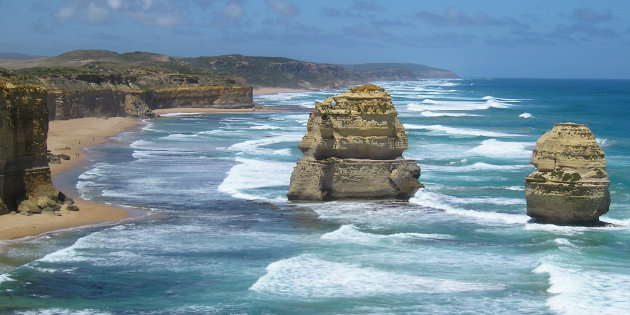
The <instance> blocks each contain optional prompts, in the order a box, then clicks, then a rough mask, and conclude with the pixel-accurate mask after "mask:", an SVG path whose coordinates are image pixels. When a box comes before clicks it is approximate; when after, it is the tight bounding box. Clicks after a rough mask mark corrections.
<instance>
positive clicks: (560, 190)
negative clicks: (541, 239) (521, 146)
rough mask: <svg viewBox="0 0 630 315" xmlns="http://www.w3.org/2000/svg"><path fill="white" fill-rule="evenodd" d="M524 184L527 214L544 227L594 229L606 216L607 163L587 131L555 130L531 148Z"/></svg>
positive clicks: (564, 125) (571, 126)
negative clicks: (584, 226)
mask: <svg viewBox="0 0 630 315" xmlns="http://www.w3.org/2000/svg"><path fill="white" fill-rule="evenodd" d="M531 163H532V164H533V165H534V166H535V167H536V171H534V172H533V173H531V174H530V175H529V176H527V177H526V178H525V197H526V199H527V214H528V215H529V216H531V217H532V218H535V219H538V220H540V221H543V222H551V223H560V224H593V223H596V222H598V221H599V216H600V215H602V214H604V213H606V212H608V207H609V205H610V194H609V192H608V184H609V180H608V174H607V173H606V159H605V157H604V152H603V151H602V150H601V149H600V147H599V145H598V144H597V141H596V140H595V137H594V136H593V133H592V132H591V130H590V129H589V128H588V126H586V125H581V124H574V123H559V124H555V125H554V127H553V129H551V130H550V131H548V132H546V133H545V134H544V135H543V136H542V137H540V138H539V139H538V141H537V142H536V149H534V151H533V153H532V158H531Z"/></svg>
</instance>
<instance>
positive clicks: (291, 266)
mask: <svg viewBox="0 0 630 315" xmlns="http://www.w3.org/2000/svg"><path fill="white" fill-rule="evenodd" d="M266 270H267V273H266V274H265V275H264V276H262V277H260V278H259V279H258V280H257V281H256V283H254V284H253V285H252V286H251V287H250V288H249V289H250V290H252V291H256V292H259V293H265V294H274V295H282V296H289V297H299V298H339V297H352V298H356V297H362V296H373V295H382V294H417V293H454V292H478V291H488V290H501V289H503V288H504V287H503V286H501V285H493V284H484V283H472V282H461V281H456V280H450V279H440V278H429V277H420V276H416V275H411V274H404V273H400V272H390V271H384V270H380V269H377V268H374V267H364V266H360V265H358V264H352V263H345V262H344V263H341V262H335V261H329V260H324V259H320V258H318V257H317V256H315V255H312V254H304V255H300V256H297V257H292V258H288V259H283V260H280V261H277V262H274V263H272V264H270V265H269V266H267V268H266Z"/></svg>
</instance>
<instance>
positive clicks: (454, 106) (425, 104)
mask: <svg viewBox="0 0 630 315" xmlns="http://www.w3.org/2000/svg"><path fill="white" fill-rule="evenodd" d="M512 106H513V105H511V104H508V103H505V102H501V101H499V100H497V99H495V98H491V99H486V100H485V102H480V101H438V100H433V99H430V98H427V99H424V100H423V101H422V102H421V103H410V104H409V105H407V109H409V110H411V111H417V112H421V111H471V110H486V109H490V108H510V107H512Z"/></svg>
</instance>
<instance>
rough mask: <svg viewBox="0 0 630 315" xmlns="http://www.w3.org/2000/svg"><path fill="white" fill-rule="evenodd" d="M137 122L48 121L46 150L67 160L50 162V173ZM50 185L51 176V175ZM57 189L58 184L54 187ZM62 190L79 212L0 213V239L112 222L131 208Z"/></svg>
mask: <svg viewBox="0 0 630 315" xmlns="http://www.w3.org/2000/svg"><path fill="white" fill-rule="evenodd" d="M139 124H140V122H139V121H138V120H137V119H133V118H121V117H114V118H80V119H71V120H56V121H52V122H50V124H49V130H48V149H49V150H51V151H52V152H53V153H54V154H60V153H64V154H67V155H69V156H70V160H62V161H61V164H50V170H51V174H52V175H53V176H55V175H58V174H60V173H62V172H64V171H67V170H69V169H70V168H72V167H75V166H77V165H78V163H80V162H81V161H83V159H84V158H85V154H84V151H83V150H82V149H83V148H85V147H89V146H93V145H97V144H101V143H105V142H107V141H108V138H110V137H112V136H115V135H116V134H118V133H120V132H123V131H127V130H131V129H133V128H135V127H137V126H139ZM53 184H54V178H53ZM57 189H59V187H58V186H57ZM68 189H69V188H62V190H63V192H64V193H65V194H67V195H69V196H71V197H72V198H73V199H74V200H75V203H76V205H77V206H78V207H79V209H80V210H79V211H61V216H55V215H49V214H35V215H31V216H25V215H22V214H15V213H14V214H6V215H2V216H0V240H12V239H20V238H24V237H28V236H39V235H42V234H45V233H47V232H52V231H57V230H62V229H68V228H74V227H80V226H86V225H95V224H100V223H105V222H116V221H120V220H124V219H128V218H130V217H131V211H130V210H129V209H126V208H119V207H114V206H109V205H105V204H99V203H94V202H89V201H85V200H81V199H80V198H77V197H76V196H75V194H76V192H75V191H67V190H68Z"/></svg>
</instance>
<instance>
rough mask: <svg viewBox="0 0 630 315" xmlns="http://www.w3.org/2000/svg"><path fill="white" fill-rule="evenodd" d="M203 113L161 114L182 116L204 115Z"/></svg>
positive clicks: (161, 115) (164, 115)
mask: <svg viewBox="0 0 630 315" xmlns="http://www.w3.org/2000/svg"><path fill="white" fill-rule="evenodd" d="M202 114H203V113H201V112H199V113H166V114H160V117H180V116H193V115H202Z"/></svg>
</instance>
